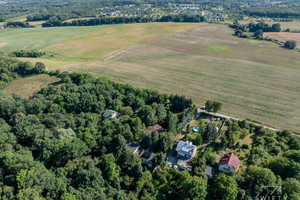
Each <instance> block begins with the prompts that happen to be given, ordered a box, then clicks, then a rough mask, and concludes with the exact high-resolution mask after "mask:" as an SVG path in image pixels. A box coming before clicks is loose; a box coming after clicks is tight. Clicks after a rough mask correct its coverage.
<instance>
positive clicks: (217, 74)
mask: <svg viewBox="0 0 300 200" xmlns="http://www.w3.org/2000/svg"><path fill="white" fill-rule="evenodd" d="M36 41H38V42H36ZM1 44H2V45H1ZM0 46H1V47H0V50H2V51H5V52H8V51H10V50H13V49H20V48H27V49H41V50H42V51H46V52H51V53H52V54H53V56H46V57H42V58H38V59H33V58H31V59H25V58H23V60H30V61H32V62H35V61H42V62H44V63H45V64H46V65H47V68H48V70H55V69H60V70H61V71H65V70H67V71H79V72H90V73H92V74H94V75H97V76H105V77H108V78H110V79H112V80H114V81H119V82H122V83H129V84H132V85H135V86H138V87H143V88H152V89H158V90H159V91H161V92H166V93H177V94H185V95H186V96H188V97H191V98H192V99H193V100H194V102H195V103H196V104H198V105H203V104H204V103H205V101H206V100H217V101H221V102H222V103H223V110H222V112H223V113H224V114H228V115H231V116H234V117H237V118H241V119H243V118H244V119H251V120H255V121H259V122H261V123H264V124H268V125H271V126H274V127H281V128H288V129H292V130H298V131H299V130H300V110H299V105H300V82H299V79H300V67H299V66H300V56H299V52H297V51H291V50H285V49H282V48H280V47H279V46H278V45H277V44H274V43H272V42H267V41H255V42H253V40H248V39H242V38H237V37H234V36H232V30H231V29H230V28H228V27H227V26H225V25H217V24H205V23H202V24H178V23H149V24H126V25H110V26H95V27H59V28H43V29H26V30H25V29H20V30H6V31H0Z"/></svg>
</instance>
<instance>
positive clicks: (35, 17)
mask: <svg viewBox="0 0 300 200" xmlns="http://www.w3.org/2000/svg"><path fill="white" fill-rule="evenodd" d="M87 16H90V17H95V15H90V14H88V13H86V12H83V11H82V12H79V11H72V12H70V13H58V14H53V13H52V14H51V13H36V14H30V15H28V16H27V17H26V18H27V21H42V20H50V21H56V20H59V21H65V20H68V19H72V18H78V17H87Z"/></svg>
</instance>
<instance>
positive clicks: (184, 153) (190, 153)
mask: <svg viewBox="0 0 300 200" xmlns="http://www.w3.org/2000/svg"><path fill="white" fill-rule="evenodd" d="M176 151H177V156H178V157H182V158H187V159H192V158H193V157H194V156H195V155H196V151H197V147H196V146H195V145H193V143H192V142H189V141H186V142H183V141H181V140H179V142H178V144H177V147H176Z"/></svg>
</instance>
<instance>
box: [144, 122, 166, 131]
mask: <svg viewBox="0 0 300 200" xmlns="http://www.w3.org/2000/svg"><path fill="white" fill-rule="evenodd" d="M147 131H148V132H149V133H152V132H153V131H156V132H157V133H162V132H164V130H163V127H162V126H161V125H159V124H155V125H153V126H148V127H147Z"/></svg>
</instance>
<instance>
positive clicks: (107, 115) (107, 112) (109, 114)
mask: <svg viewBox="0 0 300 200" xmlns="http://www.w3.org/2000/svg"><path fill="white" fill-rule="evenodd" d="M119 116H120V114H119V113H118V112H116V111H113V110H110V109H106V110H105V112H104V113H103V118H104V119H108V118H116V119H117V118H118V117H119Z"/></svg>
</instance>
